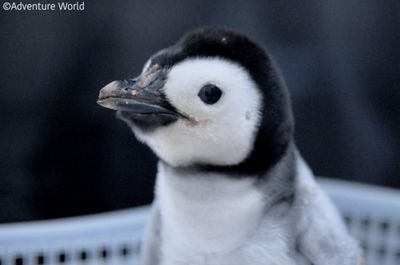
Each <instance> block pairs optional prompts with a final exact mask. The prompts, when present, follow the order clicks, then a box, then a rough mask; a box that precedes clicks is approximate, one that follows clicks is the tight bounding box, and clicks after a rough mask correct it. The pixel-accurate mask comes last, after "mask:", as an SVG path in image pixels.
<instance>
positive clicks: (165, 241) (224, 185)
mask: <svg viewBox="0 0 400 265" xmlns="http://www.w3.org/2000/svg"><path fill="white" fill-rule="evenodd" d="M186 173H187V172H175V171H171V169H169V168H166V167H163V166H160V167H159V173H158V177H157V187H156V196H157V201H158V202H159V206H160V214H161V226H162V229H161V231H162V233H161V236H162V239H161V240H162V242H161V259H160V260H161V264H162V265H172V264H173V265H179V264H182V265H183V264H185V265H187V264H190V265H206V264H207V265H214V264H215V265H217V264H218V265H221V264H228V265H236V264H238V265H239V264H240V265H243V264H252V265H257V264H260V265H261V264H263V265H267V264H271V265H272V264H280V265H292V264H293V265H294V264H296V263H292V258H291V256H290V255H291V254H292V253H293V252H292V251H291V244H292V243H290V242H291V241H290V240H288V239H289V238H293V236H290V235H289V234H288V233H290V232H289V231H291V230H292V229H288V226H290V225H289V224H288V223H287V222H285V221H283V220H282V218H281V217H280V216H278V215H276V214H274V213H273V212H272V213H271V214H272V215H271V217H269V214H268V215H266V213H265V211H266V209H265V207H266V206H265V198H264V196H263V194H262V193H261V192H260V191H259V190H258V189H257V188H256V187H255V185H254V182H253V179H252V178H243V179H234V180H232V179H230V178H226V177H224V176H220V175H207V176H201V175H200V174H190V175H184V174H186Z"/></svg>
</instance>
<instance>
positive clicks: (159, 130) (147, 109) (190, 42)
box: [98, 28, 293, 174]
mask: <svg viewBox="0 0 400 265" xmlns="http://www.w3.org/2000/svg"><path fill="white" fill-rule="evenodd" d="M98 103H99V104H100V105H101V106H104V107H107V108H111V109H114V110H117V113H118V117H120V118H121V119H122V120H124V121H125V122H126V123H127V124H128V125H129V126H130V127H131V129H132V130H133V132H134V134H135V135H136V137H137V138H138V139H139V140H140V141H142V142H144V143H146V144H147V145H148V146H149V147H150V148H151V149H152V150H153V151H154V152H155V153H156V154H157V155H158V157H159V158H160V159H161V160H163V161H164V162H166V163H168V164H170V165H172V166H176V167H187V166H196V167H207V168H209V169H213V170H235V171H236V172H237V171H242V173H248V174H254V173H259V172H262V171H264V170H266V169H268V167H270V166H271V165H272V164H274V163H275V162H276V161H278V160H279V158H280V157H281V156H282V155H283V154H284V153H285V151H286V149H287V148H288V146H289V143H290V142H291V140H292V127H293V122H292V114H291V110H290V106H289V98H288V95H287V91H286V88H285V85H284V83H283V82H282V81H281V79H280V77H279V74H278V73H277V71H276V69H275V67H274V66H273V64H272V62H271V60H270V59H269V57H268V56H267V55H266V53H265V52H264V51H263V50H262V49H261V48H260V47H259V46H258V45H257V44H255V43H254V42H253V41H251V40H249V39H248V38H247V37H245V36H244V35H241V34H239V33H236V32H234V31H231V30H226V29H220V28H204V29H200V30H196V31H192V32H189V33H188V34H187V35H185V36H184V37H183V38H182V39H180V40H179V41H178V42H177V43H176V44H175V45H173V46H171V47H169V48H167V49H164V50H161V51H160V52H158V53H157V54H155V55H154V56H152V57H151V58H150V59H149V60H148V61H147V63H146V64H145V66H144V68H143V71H142V73H141V74H140V75H139V76H138V77H136V78H133V79H127V80H123V81H113V82H111V83H110V84H108V85H107V86H105V87H104V88H102V89H101V91H100V95H99V101H98Z"/></svg>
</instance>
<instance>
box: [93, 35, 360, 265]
mask: <svg viewBox="0 0 400 265" xmlns="http://www.w3.org/2000/svg"><path fill="white" fill-rule="evenodd" d="M98 103H99V104H100V105H101V106H103V107H106V108H110V109H113V110H117V115H118V117H119V118H121V119H122V120H124V121H125V122H126V123H127V124H128V126H129V127H130V128H131V129H132V131H133V132H134V134H135V135H136V137H137V138H138V139H139V140H140V141H142V142H143V143H145V144H147V145H148V146H149V147H150V148H151V149H152V150H153V151H154V153H155V154H156V155H157V156H158V157H159V163H158V173H157V180H156V188H155V200H154V202H153V205H152V213H151V217H150V220H149V223H148V226H147V230H146V233H145V237H144V239H143V245H142V250H141V264H142V265H179V264H182V265H183V264H193V265H206V264H207V265H214V264H215V265H217V264H218V265H220V264H230V265H236V264H238V265H239V264H240V265H243V264H251V265H258V264H260V265H261V264H263V265H266V264H270V265H275V264H276V265H302V264H304V265H305V264H308V265H311V264H313V265H357V264H360V263H361V258H360V255H359V253H360V252H359V248H358V245H357V243H356V242H355V241H354V240H353V239H352V238H351V237H350V236H349V235H348V233H347V231H346V229H345V226H344V224H343V222H342V220H341V218H340V216H339V214H338V213H337V211H336V209H335V208H334V207H333V205H332V203H331V202H330V201H329V199H328V198H327V197H326V195H325V194H324V193H323V192H322V190H321V189H320V188H319V187H318V186H317V185H316V183H315V181H314V177H313V173H312V172H311V171H310V169H309V168H308V166H307V164H306V163H305V162H304V161H303V159H302V158H301V156H300V154H299V152H298V151H297V149H296V146H295V143H294V139H293V127H294V124H293V117H292V111H291V106H290V100H289V96H288V92H287V89H286V86H285V84H284V81H283V80H282V78H281V77H280V74H279V72H278V70H277V68H276V67H275V66H274V64H273V62H272V61H271V59H270V57H269V56H268V55H267V54H266V53H265V52H264V50H263V49H261V48H260V47H259V46H258V45H257V44H256V43H254V42H253V41H251V40H250V39H248V38H247V37H246V36H244V35H242V34H239V33H237V32H234V31H231V30H227V29H221V28H203V29H199V30H195V31H192V32H189V33H188V34H186V35H185V36H184V37H183V38H182V39H180V40H179V41H178V42H177V43H176V44H175V45H173V46H171V47H169V48H166V49H164V50H161V51H160V52H158V53H156V54H155V55H154V56H152V57H151V58H150V59H149V60H148V61H147V63H146V64H145V66H144V68H143V71H142V73H141V74H140V75H139V76H138V77H136V78H133V79H127V80H124V81H114V82H112V83H110V84H108V85H107V86H105V87H104V88H102V89H101V91H100V95H99V100H98Z"/></svg>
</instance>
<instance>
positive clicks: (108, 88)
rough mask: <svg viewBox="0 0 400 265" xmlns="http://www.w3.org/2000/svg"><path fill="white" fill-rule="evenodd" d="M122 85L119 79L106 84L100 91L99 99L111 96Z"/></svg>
mask: <svg viewBox="0 0 400 265" xmlns="http://www.w3.org/2000/svg"><path fill="white" fill-rule="evenodd" d="M119 86H120V82H119V81H112V82H110V83H108V84H107V85H105V86H104V87H103V88H102V89H100V92H99V100H101V99H104V98H107V97H109V96H110V95H111V94H112V93H113V92H115V91H116V90H118V88H119Z"/></svg>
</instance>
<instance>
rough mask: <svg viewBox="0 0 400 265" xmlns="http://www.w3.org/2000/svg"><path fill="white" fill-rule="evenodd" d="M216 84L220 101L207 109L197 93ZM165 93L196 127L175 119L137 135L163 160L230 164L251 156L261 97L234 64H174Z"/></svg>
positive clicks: (209, 61) (200, 61)
mask: <svg viewBox="0 0 400 265" xmlns="http://www.w3.org/2000/svg"><path fill="white" fill-rule="evenodd" d="M206 84H214V85H216V86H218V87H219V88H220V89H221V90H222V96H221V98H220V100H219V101H218V102H217V103H215V104H212V105H207V104H205V103H204V102H203V101H202V100H201V99H200V98H199V97H198V93H199V91H200V89H201V88H202V87H203V86H204V85H206ZM164 90H165V91H164V92H165V94H166V96H167V98H168V100H169V101H170V103H171V104H172V105H173V106H174V107H175V108H176V109H177V110H179V111H180V112H181V113H183V114H185V115H187V116H188V117H190V118H191V119H193V120H194V122H188V121H187V120H184V119H182V120H179V121H178V122H175V123H173V124H171V125H168V126H165V127H161V128H158V129H157V130H155V131H153V132H151V133H140V132H136V131H135V133H136V135H137V136H138V138H139V139H141V140H142V141H144V142H145V143H146V144H148V145H149V146H150V147H151V148H152V149H153V151H154V152H155V153H156V154H157V155H158V156H159V157H160V158H162V159H163V160H164V161H166V162H168V163H169V164H171V165H173V166H186V165H190V164H198V163H204V164H213V165H234V164H238V163H240V162H241V161H242V160H244V159H245V158H246V157H247V155H248V154H249V153H250V151H251V149H252V146H253V143H254V138H255V134H256V131H257V127H258V123H259V120H260V109H261V95H260V92H259V91H258V90H257V87H256V84H255V83H254V82H253V81H252V79H251V78H250V76H249V74H248V73H247V72H246V71H245V70H244V69H243V68H242V67H241V66H239V65H238V64H236V63H233V62H230V61H227V60H223V59H219V58H192V59H186V60H184V61H183V62H181V63H179V64H177V65H175V66H174V67H173V68H172V69H171V71H170V72H169V74H168V79H167V82H166V84H165V87H164Z"/></svg>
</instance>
